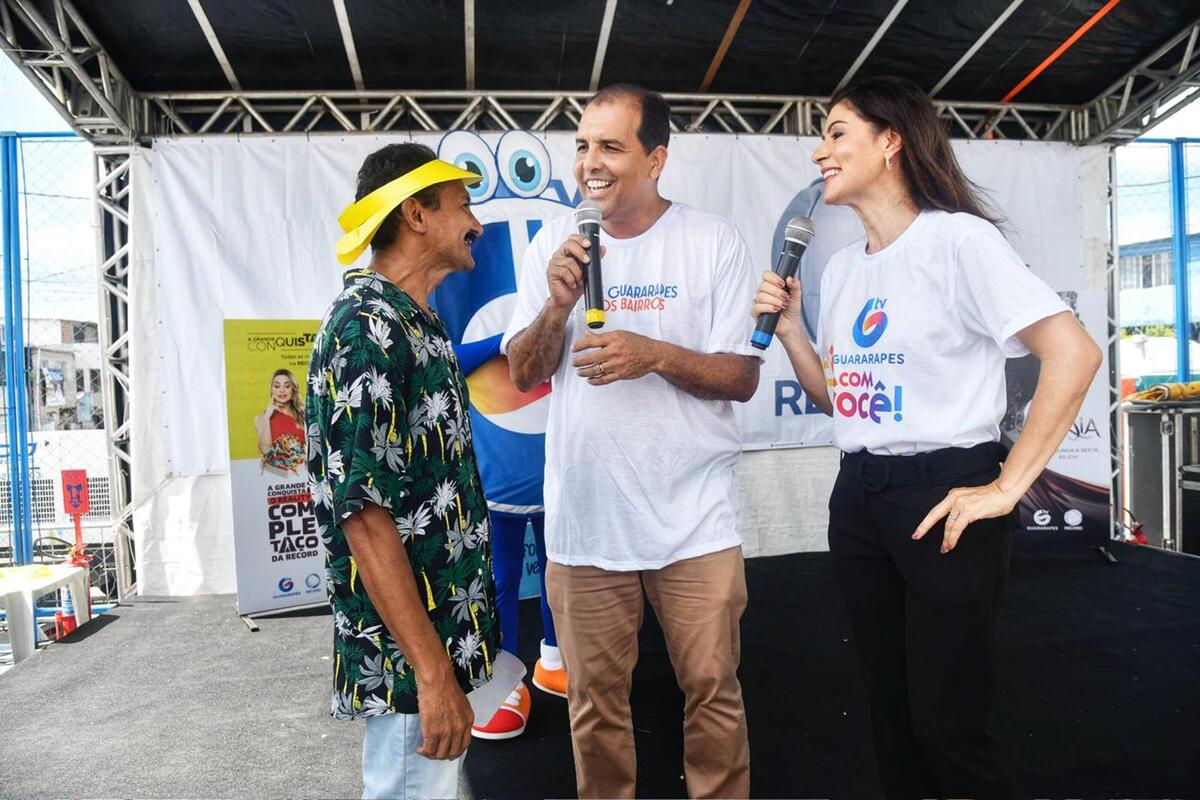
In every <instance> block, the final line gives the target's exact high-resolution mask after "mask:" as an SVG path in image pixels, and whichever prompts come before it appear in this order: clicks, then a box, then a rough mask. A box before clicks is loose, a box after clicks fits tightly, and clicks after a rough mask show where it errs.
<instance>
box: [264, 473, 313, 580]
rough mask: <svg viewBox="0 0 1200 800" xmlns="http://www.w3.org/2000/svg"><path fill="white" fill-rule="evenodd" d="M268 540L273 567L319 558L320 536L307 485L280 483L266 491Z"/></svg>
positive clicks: (301, 483) (302, 483)
mask: <svg viewBox="0 0 1200 800" xmlns="http://www.w3.org/2000/svg"><path fill="white" fill-rule="evenodd" d="M267 538H268V541H269V542H270V544H271V563H273V564H274V563H276V562H280V561H297V560H300V559H304V558H315V557H317V556H318V555H320V549H319V548H320V546H321V537H320V535H319V534H318V533H317V518H316V517H315V516H313V507H312V496H311V495H310V494H309V493H308V484H307V483H304V482H294V483H281V484H277V485H275V486H272V487H271V488H270V489H268V490H267Z"/></svg>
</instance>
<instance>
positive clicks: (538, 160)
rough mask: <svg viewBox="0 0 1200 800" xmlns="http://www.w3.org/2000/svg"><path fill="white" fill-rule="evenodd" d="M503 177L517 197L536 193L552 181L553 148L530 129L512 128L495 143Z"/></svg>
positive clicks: (539, 192)
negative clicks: (551, 150)
mask: <svg viewBox="0 0 1200 800" xmlns="http://www.w3.org/2000/svg"><path fill="white" fill-rule="evenodd" d="M496 161H497V163H498V165H499V167H500V177H501V179H502V180H503V181H504V184H505V185H506V186H507V187H508V188H509V189H511V190H512V193H513V194H515V195H516V196H517V197H537V196H538V195H540V194H541V193H542V192H544V191H546V186H547V185H548V184H549V183H550V152H549V151H548V150H547V149H546V145H545V144H544V143H543V142H542V140H541V139H539V138H538V137H536V136H534V135H533V134H532V133H530V132H529V131H509V132H508V133H506V134H504V135H503V136H501V137H500V143H499V144H498V145H497V146H496Z"/></svg>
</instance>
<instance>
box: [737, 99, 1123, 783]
mask: <svg viewBox="0 0 1200 800" xmlns="http://www.w3.org/2000/svg"><path fill="white" fill-rule="evenodd" d="M812 160H813V161H814V162H815V163H816V164H817V165H818V166H819V167H820V170H821V176H822V178H823V179H824V187H825V202H826V203H830V204H833V205H846V206H849V207H850V208H851V209H853V210H854V212H855V213H856V214H857V215H858V217H859V219H860V220H861V222H862V224H863V226H864V228H865V229H866V239H865V241H863V240H860V241H858V242H856V243H854V244H852V245H850V246H848V247H846V248H844V249H842V250H840V251H838V252H837V253H836V254H835V255H834V256H833V257H832V258H831V259H830V261H829V264H828V266H827V267H826V269H825V271H824V274H823V275H822V278H821V284H820V311H819V315H818V320H817V346H816V349H814V346H813V344H812V343H810V341H809V339H808V337H807V336H806V335H805V333H804V328H803V326H802V324H801V320H800V309H801V306H802V303H801V286H800V284H799V283H798V282H797V281H796V280H795V279H794V278H793V279H789V281H788V282H787V284H786V285H785V284H784V282H783V281H782V280H781V279H780V278H778V277H777V276H775V275H774V274H773V273H771V272H768V273H766V274H765V276H764V278H763V281H762V283H761V284H760V286H759V289H758V292H757V294H756V295H755V299H754V306H753V313H754V315H755V316H758V315H759V314H766V313H779V314H780V316H779V323H778V327H777V329H776V335H777V336H778V338H779V340H780V343H781V344H782V345H783V347H784V350H785V351H786V353H787V355H788V358H789V359H790V361H791V364H792V367H793V369H794V370H795V373H796V376H797V377H798V378H799V380H800V382H801V384H802V385H803V387H804V390H805V392H806V393H807V394H808V396H809V397H810V398H811V399H812V401H813V402H814V403H816V404H817V405H818V406H820V407H821V409H822V410H823V411H824V412H825V413H826V414H830V415H831V416H832V417H833V438H834V443H835V444H836V445H837V447H838V448H839V449H840V450H842V451H843V457H842V462H841V469H840V471H839V473H838V477H837V480H836V483H835V485H834V489H833V494H832V497H831V498H830V500H829V549H830V551H831V554H832V556H833V562H834V568H835V570H836V572H837V575H838V580H839V583H840V585H841V587H842V593H843V596H844V598H845V601H846V606H847V609H848V611H849V617H850V623H851V630H852V635H853V639H854V645H855V649H856V651H857V653H858V659H859V662H860V666H861V668H862V672H863V675H864V678H865V680H866V684H867V691H868V701H869V705H870V711H871V721H872V728H873V734H874V741H875V754H876V759H877V762H878V766H879V774H880V778H881V780H882V784H883V791H884V794H885V796H887V797H894V796H895V797H899V796H904V797H910V796H911V797H930V796H937V797H1012V796H1016V794H1015V790H1014V788H1013V786H1012V784H1011V782H1010V778H1009V776H1008V775H1007V773H1006V771H1005V770H1004V768H1003V767H1002V765H1001V763H1000V760H999V758H998V757H997V753H996V745H995V742H994V740H993V739H992V737H991V735H990V734H989V732H988V730H987V724H986V716H987V713H988V710H989V707H990V703H991V694H992V686H993V665H994V649H995V643H996V623H997V618H998V612H999V608H1000V602H1001V598H1002V595H1003V591H1004V584H1005V578H1006V575H1007V570H1008V554H1009V535H1010V528H1011V517H1012V511H1013V508H1014V507H1015V505H1016V504H1017V502H1018V501H1019V500H1020V498H1021V496H1022V495H1023V494H1024V493H1025V491H1026V490H1027V489H1028V488H1029V487H1030V485H1031V484H1032V483H1033V481H1034V480H1035V479H1036V478H1037V476H1038V475H1039V474H1040V473H1041V472H1042V469H1043V468H1044V467H1045V466H1046V464H1047V463H1048V461H1049V460H1050V458H1051V456H1053V454H1054V452H1055V450H1056V449H1057V448H1058V446H1059V444H1060V443H1061V442H1062V440H1063V437H1064V436H1065V434H1066V433H1067V430H1068V428H1069V426H1070V424H1071V422H1072V421H1073V420H1074V419H1075V417H1076V414H1077V412H1078V411H1079V408H1080V405H1081V404H1082V402H1083V398H1084V395H1085V393H1086V391H1087V388H1088V386H1089V384H1090V383H1091V380H1092V377H1093V376H1094V375H1095V373H1096V370H1097V368H1098V367H1099V365H1100V363H1101V355H1100V351H1099V349H1098V348H1097V347H1096V345H1095V344H1094V343H1093V342H1092V340H1091V338H1090V337H1089V336H1088V335H1087V333H1086V332H1085V331H1084V329H1083V327H1082V326H1081V325H1080V324H1079V322H1078V321H1077V320H1076V319H1075V317H1074V315H1073V314H1072V313H1070V311H1069V310H1068V308H1067V307H1066V305H1065V304H1064V303H1063V302H1062V300H1061V299H1060V298H1059V296H1058V295H1057V294H1056V293H1055V292H1054V291H1053V290H1052V289H1050V287H1048V286H1047V285H1046V284H1045V283H1043V282H1042V281H1041V280H1040V279H1038V278H1037V277H1035V276H1034V275H1033V273H1032V272H1031V271H1030V270H1029V269H1028V268H1027V267H1026V266H1025V264H1024V263H1022V261H1021V259H1020V257H1019V256H1018V255H1017V254H1016V252H1015V251H1014V250H1013V248H1012V247H1011V246H1010V245H1009V244H1008V242H1007V241H1006V240H1005V238H1004V236H1003V235H1002V234H1001V233H1000V231H999V230H998V229H997V228H996V225H995V224H994V221H993V217H992V215H990V214H989V213H988V211H987V210H985V207H984V205H983V203H982V202H981V201H980V199H979V196H978V190H977V188H976V187H975V186H974V185H973V184H971V183H970V182H969V181H968V180H967V178H966V177H965V176H964V175H963V173H962V171H961V169H960V168H959V165H958V162H957V160H956V159H955V156H954V153H953V151H952V150H951V147H950V142H949V140H948V137H947V135H946V131H945V129H944V127H943V125H942V123H941V121H940V120H939V119H938V117H937V113H936V111H935V109H934V106H933V103H932V102H931V100H930V99H929V96H928V95H926V94H925V93H924V92H923V91H922V90H921V89H920V88H918V87H917V86H916V85H914V84H912V83H910V82H908V81H905V80H900V79H894V78H875V79H870V80H865V81H862V82H859V83H857V84H854V85H851V86H848V87H846V88H845V89H842V90H841V91H839V92H838V93H837V94H836V95H835V96H834V97H833V99H832V101H831V110H830V113H829V116H828V118H827V120H826V123H825V129H824V132H823V139H822V142H821V144H820V146H819V147H818V148H817V150H816V151H815V152H814V153H813V156H812ZM818 235H819V232H818ZM1027 353H1032V354H1033V355H1035V356H1036V357H1037V358H1038V359H1039V360H1040V362H1041V371H1040V376H1039V378H1038V382H1037V389H1036V392H1035V394H1034V397H1033V402H1032V404H1031V406H1030V411H1029V415H1028V418H1027V420H1026V422H1025V426H1024V431H1023V433H1022V434H1021V436H1020V437H1019V439H1018V440H1017V442H1016V443H1015V445H1014V446H1013V448H1012V451H1011V452H1007V453H1006V452H1005V448H1004V447H1003V446H1002V445H1001V444H1000V429H999V422H1000V419H1001V417H1002V416H1003V414H1004V411H1005V379H1004V365H1005V360H1006V359H1007V358H1013V357H1017V356H1022V355H1025V354H1027Z"/></svg>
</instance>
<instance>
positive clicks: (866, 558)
mask: <svg viewBox="0 0 1200 800" xmlns="http://www.w3.org/2000/svg"><path fill="white" fill-rule="evenodd" d="M1004 455H1005V451H1004V448H1003V446H1001V445H999V444H984V445H978V446H976V447H973V448H969V449H966V448H950V449H946V450H938V451H934V452H931V453H924V454H921V455H917V456H873V455H870V454H869V453H866V452H861V453H852V454H849V455H846V456H845V457H844V458H843V459H842V466H841V470H840V472H839V473H838V477H837V482H836V484H835V485H834V489H833V494H832V496H831V497H830V500H829V549H830V551H831V553H832V555H833V564H834V568H835V569H836V571H837V576H838V580H839V583H840V584H841V587H842V593H843V595H844V596H845V600H846V605H847V607H848V609H849V612H850V624H851V629H852V635H853V640H854V646H855V650H856V651H857V653H858V659H859V663H860V665H861V667H862V672H863V676H864V678H865V679H866V684H867V691H868V701H869V705H870V710H871V724H872V729H873V734H874V741H875V757H876V760H877V762H878V765H879V776H880V779H881V781H882V784H883V792H884V796H885V797H987V798H994V797H1013V796H1015V789H1014V788H1013V786H1012V783H1011V780H1010V778H1009V777H1008V775H1007V773H1006V771H1005V770H1004V768H1003V767H1002V765H1001V763H1000V759H999V758H998V755H997V748H996V743H995V740H994V739H993V738H992V737H991V735H990V734H989V733H988V730H987V723H986V717H987V713H988V709H989V707H990V705H991V700H992V688H993V684H994V676H993V664H994V661H995V658H994V656H995V642H996V623H997V617H998V613H999V609H1000V601H1001V598H1002V596H1003V593H1004V584H1005V579H1006V576H1007V573H1008V555H1009V535H1010V526H1011V518H1001V519H990V520H981V521H979V522H976V523H974V524H972V525H970V526H968V527H967V529H966V530H965V531H964V532H963V535H962V537H961V538H960V539H959V541H958V545H957V546H956V547H955V549H954V550H951V551H950V552H949V553H946V554H944V555H943V554H942V553H940V552H939V550H940V547H941V543H942V534H943V530H944V528H943V523H944V520H943V523H939V524H938V525H937V526H936V527H935V528H933V529H932V530H930V531H929V533H927V534H926V535H925V537H924V538H923V539H921V540H920V541H914V540H913V539H912V534H913V531H915V530H916V528H917V525H918V524H919V523H920V522H921V520H922V519H924V517H925V515H926V514H927V513H928V512H929V510H930V509H932V508H933V507H934V506H935V505H937V504H938V503H939V502H941V501H942V500H943V499H944V498H945V497H946V494H947V493H948V492H949V491H950V489H953V488H957V487H960V486H982V485H984V484H987V483H990V482H991V481H993V480H995V478H996V476H997V475H999V473H1000V462H1001V461H1002V460H1003V458H1004Z"/></svg>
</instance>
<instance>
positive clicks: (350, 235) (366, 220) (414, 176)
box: [337, 159, 483, 264]
mask: <svg viewBox="0 0 1200 800" xmlns="http://www.w3.org/2000/svg"><path fill="white" fill-rule="evenodd" d="M481 180H483V178H482V177H481V176H479V175H477V174H475V173H474V172H471V171H470V170H465V169H461V168H459V167H456V166H454V165H453V164H450V163H448V162H446V161H442V160H440V159H434V160H433V161H430V162H427V163H425V164H422V165H421V166H419V167H417V168H416V169H414V170H412V171H411V172H407V173H405V174H404V175H401V176H400V177H399V178H396V179H395V180H394V181H391V182H390V183H387V184H384V185H383V186H380V187H379V188H378V189H376V190H375V191H373V192H371V193H370V194H369V195H367V196H366V197H364V198H362V199H361V200H358V201H356V202H354V203H352V204H351V205H349V206H348V207H347V208H346V210H345V211H343V212H342V213H341V215H340V216H339V217H338V225H340V226H341V228H342V230H343V231H344V232H345V235H344V236H342V238H341V239H339V240H338V243H337V257H338V261H340V262H342V263H343V264H352V263H354V261H355V259H357V258H358V257H359V256H360V255H362V252H363V250H366V249H367V245H369V244H370V243H371V239H372V238H374V236H375V232H376V231H378V230H379V226H380V225H382V224H383V221H384V219H386V218H387V215H388V214H390V213H392V211H394V210H395V209H396V207H397V206H399V205H400V204H401V203H403V202H404V201H405V200H407V199H408V198H410V197H412V196H413V195H414V194H416V193H417V192H419V191H421V190H422V189H426V188H428V187H430V186H434V185H436V184H439V183H447V182H449V181H462V182H463V183H464V184H466V185H467V186H470V185H472V184H475V183H478V182H479V181H481Z"/></svg>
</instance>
